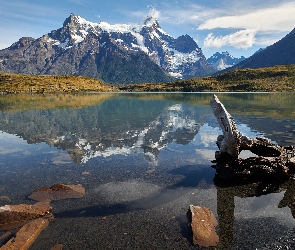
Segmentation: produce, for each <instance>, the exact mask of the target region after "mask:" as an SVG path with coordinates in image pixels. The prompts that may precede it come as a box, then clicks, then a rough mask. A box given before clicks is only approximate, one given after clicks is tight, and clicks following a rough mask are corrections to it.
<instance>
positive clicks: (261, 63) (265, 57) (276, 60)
mask: <svg viewBox="0 0 295 250" xmlns="http://www.w3.org/2000/svg"><path fill="white" fill-rule="evenodd" d="M284 64H295V28H294V29H293V30H292V31H291V32H290V33H289V34H288V35H286V36H285V37H284V38H282V39H281V40H279V41H278V42H276V43H275V44H273V45H270V46H268V47H266V48H265V49H262V50H260V51H258V52H257V53H255V54H253V55H252V56H250V57H249V58H247V59H245V60H243V61H242V62H240V63H238V64H237V65H235V66H233V67H232V68H229V69H234V68H264V67H270V66H275V65H284ZM229 69H228V70H229Z"/></svg>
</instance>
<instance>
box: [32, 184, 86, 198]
mask: <svg viewBox="0 0 295 250" xmlns="http://www.w3.org/2000/svg"><path fill="white" fill-rule="evenodd" d="M84 195H85V189H84V187H83V186H82V185H81V184H77V185H64V184H54V185H52V186H51V187H42V188H38V189H36V190H35V191H34V192H33V193H32V194H31V195H30V196H29V198H30V199H32V200H36V201H55V200H63V199H70V198H82V197H83V196H84Z"/></svg>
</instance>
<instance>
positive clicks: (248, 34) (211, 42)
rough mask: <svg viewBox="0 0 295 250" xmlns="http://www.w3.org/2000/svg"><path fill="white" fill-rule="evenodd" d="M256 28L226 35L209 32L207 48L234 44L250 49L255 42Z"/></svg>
mask: <svg viewBox="0 0 295 250" xmlns="http://www.w3.org/2000/svg"><path fill="white" fill-rule="evenodd" d="M255 34H256V30H241V31H237V32H235V33H232V34H229V35H226V36H217V37H216V36H214V35H213V34H212V33H210V34H208V35H207V37H206V38H205V40H204V47H205V48H221V47H223V46H232V47H234V48H238V49H248V48H250V47H252V46H253V44H254V43H255Z"/></svg>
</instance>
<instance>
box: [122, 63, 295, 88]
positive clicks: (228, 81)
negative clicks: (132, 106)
mask: <svg viewBox="0 0 295 250" xmlns="http://www.w3.org/2000/svg"><path fill="white" fill-rule="evenodd" d="M120 90H121V91H130V92H133V91H135V92H137V91H171V92H173V91H180V92H191V91H194V92H205V91H208V92H222V91H224V92H259V91H261V92H272V91H284V92H289V91H295V65H282V66H274V67H269V68H261V69H236V70H232V71H229V72H226V73H223V74H220V75H216V76H210V77H203V78H191V79H185V80H178V81H175V82H171V83H165V84H137V85H127V86H122V87H120Z"/></svg>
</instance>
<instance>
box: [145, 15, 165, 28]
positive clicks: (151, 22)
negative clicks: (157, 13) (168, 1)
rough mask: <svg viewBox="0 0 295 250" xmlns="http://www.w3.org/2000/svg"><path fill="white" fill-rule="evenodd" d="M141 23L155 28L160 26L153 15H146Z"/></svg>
mask: <svg viewBox="0 0 295 250" xmlns="http://www.w3.org/2000/svg"><path fill="white" fill-rule="evenodd" d="M143 24H144V25H145V26H148V27H153V28H156V29H159V28H161V27H160V25H159V23H158V21H157V19H156V18H155V17H153V16H148V17H147V18H146V19H145V20H144V22H143Z"/></svg>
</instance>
